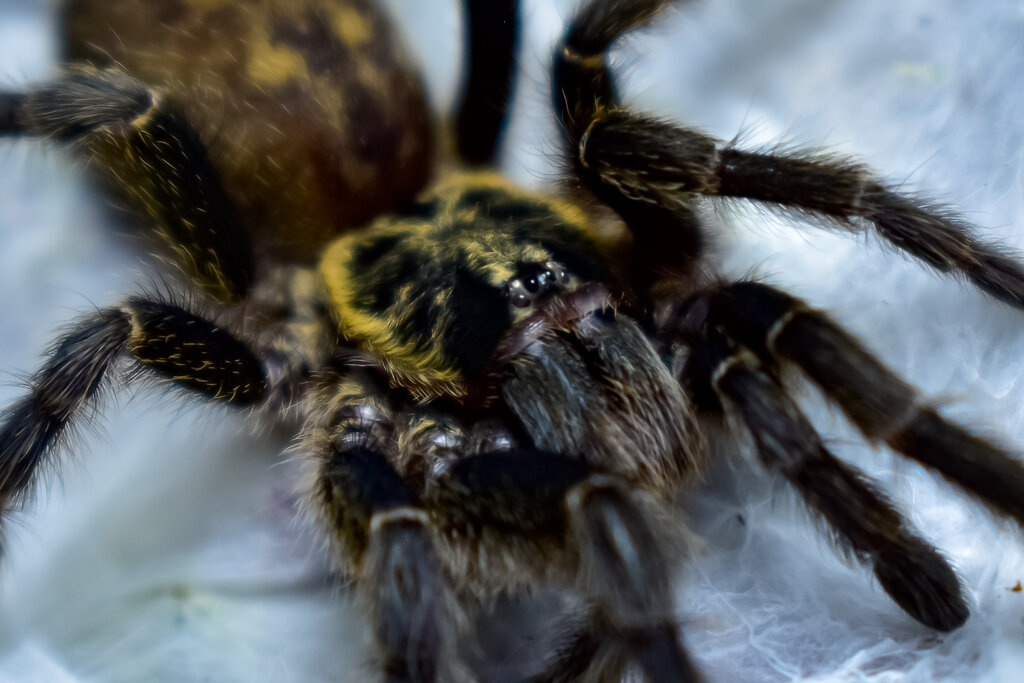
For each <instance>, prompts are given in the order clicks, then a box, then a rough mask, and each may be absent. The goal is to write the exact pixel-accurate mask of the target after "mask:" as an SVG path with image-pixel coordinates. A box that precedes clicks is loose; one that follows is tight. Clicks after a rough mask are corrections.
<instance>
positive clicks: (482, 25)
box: [455, 0, 519, 166]
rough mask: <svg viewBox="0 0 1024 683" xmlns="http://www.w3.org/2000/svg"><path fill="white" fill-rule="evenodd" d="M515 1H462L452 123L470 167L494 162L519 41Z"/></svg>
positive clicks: (516, 2) (510, 93)
mask: <svg viewBox="0 0 1024 683" xmlns="http://www.w3.org/2000/svg"><path fill="white" fill-rule="evenodd" d="M518 4H519V2H518V0H491V1H490V2H477V1H476V0H463V3H462V5H463V15H464V17H465V18H466V24H467V26H466V31H465V33H466V38H465V52H466V56H465V57H464V58H463V60H462V63H463V64H467V65H468V66H469V72H468V73H467V74H466V75H465V78H466V81H465V84H464V85H463V92H462V99H461V101H460V103H459V106H458V114H457V115H456V119H455V131H456V136H457V145H458V152H459V156H460V157H461V158H462V160H463V161H464V162H466V163H467V164H471V165H477V166H480V165H486V164H491V163H493V162H494V156H495V153H496V152H497V149H496V148H497V144H498V139H499V137H500V135H501V130H502V128H503V126H504V125H505V118H506V114H507V111H506V110H507V107H508V101H509V99H510V98H511V95H512V87H513V85H514V83H513V76H514V74H515V56H516V46H517V43H518V39H519V8H518Z"/></svg>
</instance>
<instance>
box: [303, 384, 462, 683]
mask: <svg viewBox="0 0 1024 683" xmlns="http://www.w3.org/2000/svg"><path fill="white" fill-rule="evenodd" d="M324 390H325V391H326V392H329V393H325V394H323V397H324V400H323V401H322V402H321V403H323V405H324V407H323V408H322V411H323V412H322V416H321V417H319V418H316V419H317V420H319V422H320V424H319V426H316V427H314V428H313V429H312V430H311V431H310V433H309V434H308V435H307V437H306V439H305V442H304V448H305V450H306V452H307V453H309V454H310V456H311V458H312V462H313V464H314V467H315V472H314V473H313V480H312V483H311V485H310V486H309V499H308V500H307V506H308V507H309V508H310V510H311V511H312V512H313V513H314V515H315V516H316V517H317V518H319V520H320V521H321V522H322V523H323V525H324V526H325V527H326V530H327V534H328V538H329V540H330V542H331V545H332V547H333V548H334V551H335V557H336V558H338V559H339V560H341V559H344V561H345V565H346V567H345V569H347V570H348V571H350V572H351V573H352V575H353V576H354V578H355V579H356V580H357V586H358V589H359V591H360V594H361V596H362V597H363V598H364V600H365V602H366V603H367V610H368V612H369V614H370V620H371V624H372V628H373V632H374V637H375V639H376V644H377V646H378V649H379V656H380V665H381V668H382V670H383V673H384V678H383V680H385V681H387V682H388V683H429V682H431V681H434V680H437V678H438V676H439V671H438V669H439V660H440V659H441V657H442V656H443V654H444V652H443V650H444V647H445V646H447V645H450V643H451V640H450V638H449V637H448V634H449V631H450V629H451V627H452V620H453V610H452V607H451V605H452V601H451V596H450V595H449V593H450V591H449V588H448V585H447V581H446V579H445V577H444V574H443V569H442V567H441V564H440V562H439V560H438V557H437V554H436V553H435V550H434V542H433V538H432V534H431V529H430V521H429V518H428V514H427V511H426V510H425V509H424V508H423V506H422V505H421V503H420V501H419V497H418V496H417V495H416V493H415V492H414V491H412V490H411V489H410V487H409V486H408V484H407V483H406V481H405V479H403V477H402V476H401V475H400V474H399V473H398V472H397V471H396V470H395V467H394V465H393V464H392V463H393V462H394V460H395V457H396V452H395V451H396V438H395V434H394V425H393V422H392V415H391V412H390V409H389V408H388V406H387V405H386V401H385V400H384V399H382V398H381V396H380V393H379V392H378V391H377V390H376V387H374V386H373V385H372V382H370V381H367V378H355V377H351V378H344V379H341V380H340V381H338V382H336V383H330V384H328V385H326V386H325V387H324Z"/></svg>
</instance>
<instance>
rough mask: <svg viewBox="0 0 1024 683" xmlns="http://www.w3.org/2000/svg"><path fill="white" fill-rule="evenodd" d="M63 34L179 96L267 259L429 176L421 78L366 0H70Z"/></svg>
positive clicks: (71, 43)
mask: <svg viewBox="0 0 1024 683" xmlns="http://www.w3.org/2000/svg"><path fill="white" fill-rule="evenodd" d="M65 35H66V57H67V59H68V60H69V61H73V62H80V61H88V62H92V63H95V64H101V65H106V64H109V63H111V62H116V63H118V64H120V65H121V66H123V67H124V68H125V69H127V70H128V71H129V73H131V74H132V75H133V76H135V77H136V78H139V79H141V80H143V81H145V82H146V83H148V84H151V85H154V86H157V87H159V88H161V89H162V91H163V92H164V93H165V94H166V95H167V96H169V97H171V98H173V99H174V100H175V101H176V102H178V103H179V104H180V106H181V107H182V108H183V109H184V111H185V112H186V114H187V115H188V116H189V118H190V120H191V122H192V125H193V126H194V127H195V128H196V129H197V130H198V131H199V132H200V135H201V136H202V138H203V140H204V141H205V143H206V144H207V145H208V146H209V147H210V155H211V157H212V159H213V162H214V164H215V165H216V166H217V167H218V168H219V170H220V173H221V176H222V180H223V183H224V185H225V189H226V190H227V192H228V194H229V196H230V199H231V201H232V202H233V203H234V204H235V205H236V207H237V210H238V213H239V216H240V219H241V222H242V224H243V225H244V226H246V227H247V228H248V229H250V230H251V232H252V234H253V235H254V237H255V239H256V246H257V248H258V249H259V250H261V251H264V252H269V253H270V255H272V256H275V257H285V258H289V259H298V260H312V259H314V258H315V256H316V255H317V253H318V252H319V249H320V247H321V246H322V245H323V244H324V243H325V242H326V241H328V240H329V239H330V238H331V237H332V236H334V235H336V234H338V233H339V232H343V231H344V230H346V229H348V228H351V227H356V226H359V225H362V224H364V223H366V222H367V221H369V219H371V218H372V217H374V216H375V215H377V214H379V213H382V212H384V211H387V210H389V209H393V208H394V207H396V206H397V205H399V204H401V203H402V202H404V201H405V200H407V199H409V198H410V197H411V196H412V195H413V194H415V193H416V191H417V190H419V189H420V188H422V187H423V185H424V183H425V182H426V180H427V178H428V175H429V171H430V167H431V164H432V161H433V132H434V130H433V123H432V120H431V116H430V113H429V110H428V108H427V103H426V100H425V98H424V94H423V87H422V84H421V82H420V79H419V76H418V73H417V72H416V71H415V69H414V68H413V67H412V65H411V62H410V61H409V59H408V58H407V57H406V54H405V52H404V50H403V48H402V46H401V45H400V44H399V41H398V40H397V36H396V35H395V32H394V31H393V30H392V27H391V26H390V24H389V22H388V20H387V17H385V16H384V15H383V14H382V12H380V11H379V10H378V8H376V7H375V6H374V5H373V4H372V3H371V2H370V1H369V0H319V1H316V0H160V1H158V2H154V1H152V0H68V2H67V7H66V13H65Z"/></svg>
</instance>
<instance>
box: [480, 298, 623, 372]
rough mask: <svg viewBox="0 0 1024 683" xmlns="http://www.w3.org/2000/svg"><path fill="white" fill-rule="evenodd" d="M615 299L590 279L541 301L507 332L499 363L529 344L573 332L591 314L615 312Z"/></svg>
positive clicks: (496, 360) (503, 363) (498, 356)
mask: <svg viewBox="0 0 1024 683" xmlns="http://www.w3.org/2000/svg"><path fill="white" fill-rule="evenodd" d="M614 310H615V300H614V299H613V298H612V295H611V293H610V292H609V291H608V289H607V288H606V287H605V286H604V285H601V284H598V283H589V284H585V285H582V286H580V287H579V288H577V289H575V290H572V291H568V292H563V293H561V294H559V295H557V296H554V297H552V298H550V299H548V300H547V301H544V302H543V303H541V304H538V306H537V310H536V312H534V313H533V314H532V315H530V316H528V317H527V318H524V319H523V320H521V321H520V322H519V323H517V324H516V325H513V326H512V328H511V329H509V331H508V332H507V333H506V334H505V337H504V339H502V341H501V343H500V344H499V345H498V348H497V350H496V351H495V353H494V358H495V364H496V365H497V366H498V367H501V366H503V365H505V364H506V363H508V362H510V361H512V360H513V359H515V358H516V356H518V355H519V354H521V353H522V352H523V351H525V350H526V348H527V347H528V346H530V345H531V344H533V343H534V342H537V341H542V340H543V339H545V338H546V337H547V336H550V335H552V334H555V333H557V332H559V331H562V332H570V331H572V329H573V328H574V327H575V326H576V324H577V323H579V321H581V320H583V319H584V318H587V317H588V316H591V315H594V314H597V313H602V312H606V311H607V312H609V313H611V314H612V315H613V316H614Z"/></svg>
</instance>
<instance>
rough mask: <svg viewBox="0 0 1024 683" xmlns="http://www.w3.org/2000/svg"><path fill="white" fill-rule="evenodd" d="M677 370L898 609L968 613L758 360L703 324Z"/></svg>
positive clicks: (945, 578) (936, 562)
mask: <svg viewBox="0 0 1024 683" xmlns="http://www.w3.org/2000/svg"><path fill="white" fill-rule="evenodd" d="M683 375H684V377H685V378H686V380H687V381H689V382H691V383H695V384H696V383H699V384H702V385H705V386H710V388H711V389H712V390H713V391H714V393H715V395H716V397H717V399H718V400H719V401H720V402H721V404H722V406H723V407H724V408H725V409H726V412H727V414H733V415H735V416H737V417H738V418H739V420H740V421H741V422H742V423H744V424H745V425H746V426H747V428H748V429H749V431H750V434H751V435H752V436H753V439H754V443H755V445H756V448H757V453H758V455H759V457H760V458H761V461H762V462H763V463H764V464H765V465H766V466H767V467H769V468H771V469H774V470H777V471H779V472H780V473H782V474H783V476H785V477H786V479H787V480H788V481H789V482H790V484H792V485H793V487H794V488H795V489H796V490H797V491H798V492H799V493H800V495H801V497H803V499H804V502H805V503H806V504H807V506H808V507H809V508H810V509H812V510H813V511H814V512H815V513H817V514H818V515H819V516H820V517H821V519H823V520H824V521H825V522H826V523H827V524H828V526H829V528H830V529H832V530H833V531H834V532H835V534H836V537H837V539H838V540H839V541H840V543H841V544H842V545H843V546H844V547H846V548H848V549H849V550H850V551H851V552H852V554H853V555H854V556H855V557H857V558H858V559H860V560H861V561H862V562H865V563H867V564H870V565H872V567H873V569H874V573H875V576H876V577H877V578H878V581H879V583H881V585H882V587H883V588H884V589H885V591H886V592H887V593H888V594H889V595H890V596H891V597H892V599H893V600H894V601H895V602H896V604H898V605H899V606H900V607H901V608H903V610H904V611H906V612H907V613H908V614H910V615H911V616H912V617H914V618H915V619H917V620H918V621H920V622H921V623H923V624H925V625H927V626H930V627H931V628H934V629H937V630H940V631H951V630H953V629H955V628H958V627H959V626H961V625H962V624H963V623H964V622H965V621H966V620H967V617H968V616H969V610H968V607H967V604H966V601H965V599H964V595H963V589H962V588H961V586H960V582H959V580H958V578H957V576H956V573H955V572H954V571H953V569H952V567H951V566H950V565H949V562H948V561H947V560H946V559H945V558H944V557H943V556H942V554H941V553H939V551H938V550H936V549H935V548H934V547H933V546H932V545H930V544H929V543H928V542H927V541H925V540H924V539H923V538H921V537H920V536H919V535H918V533H917V532H916V530H914V528H913V527H912V525H911V524H910V522H908V521H907V520H906V519H905V518H904V517H903V516H902V515H901V514H900V513H899V512H898V511H897V510H896V508H895V507H894V505H893V504H892V502H891V501H890V500H889V499H888V498H887V497H886V496H885V495H884V494H883V493H882V492H881V491H879V490H878V489H877V488H876V487H875V485H874V484H873V483H872V482H871V481H870V479H869V478H867V477H866V476H865V475H864V474H863V473H861V472H860V471H859V470H857V469H856V468H854V467H852V466H850V465H848V464H846V463H844V462H842V461H841V460H839V459H837V458H836V457H835V456H834V455H832V454H831V453H830V452H829V451H828V450H827V449H826V448H825V446H824V445H823V444H822V442H821V439H820V437H819V436H818V434H817V433H816V432H815V430H814V428H813V427H812V426H811V424H810V423H809V422H808V421H807V418H805V417H804V416H803V414H802V413H801V412H800V410H799V408H797V406H796V404H795V403H794V402H793V401H792V400H791V399H790V398H788V397H787V396H786V394H785V391H784V390H783V388H782V386H781V385H780V384H779V383H778V382H777V381H776V380H775V379H774V378H773V377H772V376H771V375H770V374H769V373H768V372H766V371H765V369H764V367H763V366H762V364H761V361H760V360H759V359H758V358H757V357H756V356H755V355H754V354H753V353H752V352H751V351H749V350H747V349H744V348H742V347H737V345H736V344H735V343H733V342H731V341H730V340H728V338H727V337H726V336H725V335H723V334H722V333H720V332H719V331H718V330H716V329H714V328H713V327H709V328H707V329H706V330H705V331H704V333H703V335H702V338H701V340H700V341H699V342H698V343H697V345H696V347H695V349H694V352H693V354H692V355H691V356H690V357H689V359H688V360H687V363H686V367H685V369H684V370H683Z"/></svg>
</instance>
